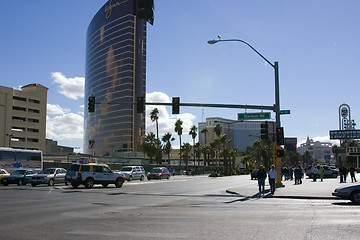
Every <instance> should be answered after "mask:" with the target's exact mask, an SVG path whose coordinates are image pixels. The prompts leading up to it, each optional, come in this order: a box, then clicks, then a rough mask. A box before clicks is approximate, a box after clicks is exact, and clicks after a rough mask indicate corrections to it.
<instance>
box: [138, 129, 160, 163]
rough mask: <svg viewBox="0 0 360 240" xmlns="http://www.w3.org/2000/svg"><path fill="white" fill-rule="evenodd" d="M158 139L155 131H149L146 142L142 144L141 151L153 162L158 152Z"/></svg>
mask: <svg viewBox="0 0 360 240" xmlns="http://www.w3.org/2000/svg"><path fill="white" fill-rule="evenodd" d="M156 140H157V139H156V138H155V134H154V133H153V132H149V133H148V134H146V135H145V138H144V143H143V144H141V146H140V149H141V151H142V152H143V153H145V154H146V155H148V157H149V158H150V163H152V161H153V158H154V157H155V155H156V153H157V146H156V145H157V143H156Z"/></svg>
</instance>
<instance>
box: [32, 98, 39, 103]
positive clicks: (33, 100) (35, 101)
mask: <svg viewBox="0 0 360 240" xmlns="http://www.w3.org/2000/svg"><path fill="white" fill-rule="evenodd" d="M29 102H31V103H36V104H40V101H39V100H36V99H31V98H29Z"/></svg>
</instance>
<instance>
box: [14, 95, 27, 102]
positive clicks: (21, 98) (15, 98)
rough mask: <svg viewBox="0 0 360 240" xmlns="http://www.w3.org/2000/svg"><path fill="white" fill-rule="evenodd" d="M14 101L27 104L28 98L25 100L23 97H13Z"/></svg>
mask: <svg viewBox="0 0 360 240" xmlns="http://www.w3.org/2000/svg"><path fill="white" fill-rule="evenodd" d="M13 99H14V100H19V101H23V102H26V98H23V97H18V96H13Z"/></svg>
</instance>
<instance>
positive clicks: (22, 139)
mask: <svg viewBox="0 0 360 240" xmlns="http://www.w3.org/2000/svg"><path fill="white" fill-rule="evenodd" d="M11 141H14V142H25V138H22V137H11Z"/></svg>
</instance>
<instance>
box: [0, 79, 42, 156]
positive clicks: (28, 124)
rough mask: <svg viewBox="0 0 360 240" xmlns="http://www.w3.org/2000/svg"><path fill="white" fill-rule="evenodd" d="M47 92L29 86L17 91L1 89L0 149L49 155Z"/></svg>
mask: <svg viewBox="0 0 360 240" xmlns="http://www.w3.org/2000/svg"><path fill="white" fill-rule="evenodd" d="M47 91H48V88H46V87H44V86H42V85H40V84H37V83H35V84H29V85H26V86H24V87H21V90H15V89H13V88H8V87H4V86H0V146H1V147H12V148H21V149H33V150H42V151H43V153H45V151H46V140H45V136H46V106H47Z"/></svg>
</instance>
